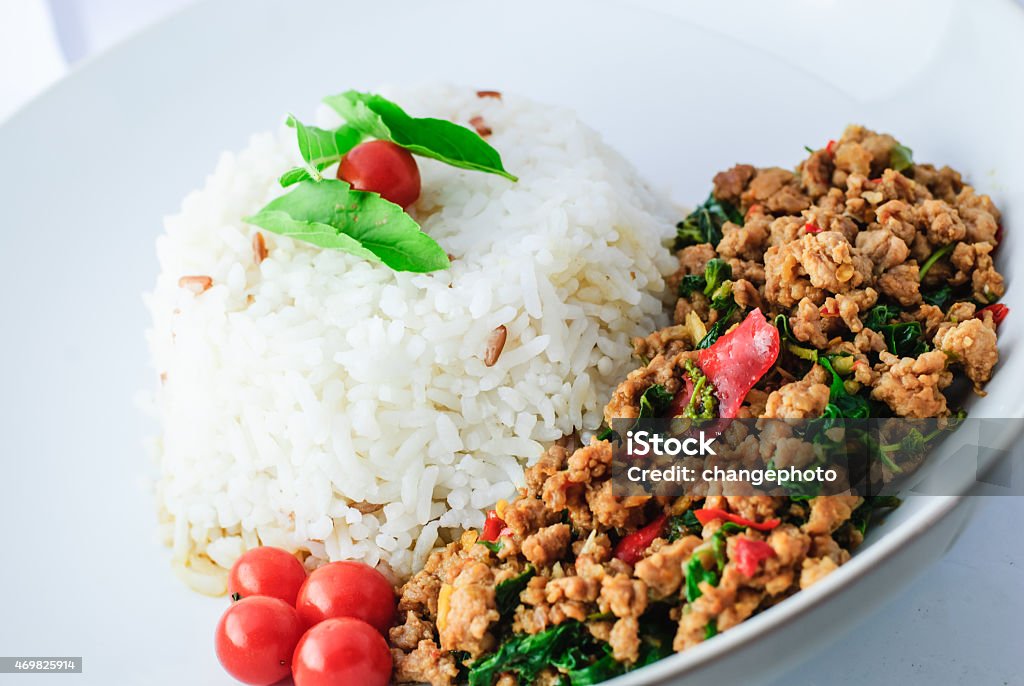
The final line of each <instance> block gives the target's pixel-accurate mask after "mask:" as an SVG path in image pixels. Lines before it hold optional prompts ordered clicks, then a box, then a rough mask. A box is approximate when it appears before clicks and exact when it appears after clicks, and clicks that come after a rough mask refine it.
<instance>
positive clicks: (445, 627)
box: [438, 562, 499, 656]
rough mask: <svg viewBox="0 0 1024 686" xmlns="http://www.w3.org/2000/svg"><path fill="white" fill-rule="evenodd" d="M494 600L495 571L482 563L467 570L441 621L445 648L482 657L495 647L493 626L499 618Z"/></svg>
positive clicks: (440, 632) (452, 592) (450, 597)
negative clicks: (491, 628) (492, 633)
mask: <svg viewBox="0 0 1024 686" xmlns="http://www.w3.org/2000/svg"><path fill="white" fill-rule="evenodd" d="M496 607H497V605H496V604H495V599H494V571H493V570H492V569H491V567H490V566H489V565H487V564H486V563H483V562H478V563H475V564H472V565H469V566H467V567H466V568H465V569H463V571H462V572H461V573H460V574H459V576H458V577H456V578H455V581H454V583H453V584H452V591H451V594H450V596H449V601H448V612H447V614H446V615H445V616H444V617H443V618H438V633H439V635H440V638H441V647H442V648H444V649H445V650H464V651H466V652H467V653H469V654H470V655H473V656H476V655H480V654H481V653H483V652H484V651H486V650H488V649H489V648H490V647H491V646H493V645H494V637H493V636H492V635H491V634H490V633H489V629H490V626H491V624H492V623H493V622H496V621H497V620H498V618H499V615H498V611H497V609H496Z"/></svg>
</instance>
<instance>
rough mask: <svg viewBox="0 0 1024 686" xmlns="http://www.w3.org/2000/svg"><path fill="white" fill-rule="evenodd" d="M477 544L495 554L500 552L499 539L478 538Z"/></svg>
mask: <svg viewBox="0 0 1024 686" xmlns="http://www.w3.org/2000/svg"><path fill="white" fill-rule="evenodd" d="M477 545H482V546H483V547H485V548H487V549H488V550H490V551H491V552H492V553H494V554H495V555H497V554H498V553H500V552H501V541H479V540H478V541H477Z"/></svg>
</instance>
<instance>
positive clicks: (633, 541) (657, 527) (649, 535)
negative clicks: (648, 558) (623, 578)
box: [615, 514, 668, 565]
mask: <svg viewBox="0 0 1024 686" xmlns="http://www.w3.org/2000/svg"><path fill="white" fill-rule="evenodd" d="M667 521H668V515H667V514H663V515H661V516H660V517H657V518H655V519H654V521H652V522H651V523H650V524H648V525H647V526H645V527H644V528H642V529H637V530H636V531H634V532H633V533H631V534H629V535H627V536H624V537H623V538H622V540H621V541H619V543H618V545H616V546H615V557H617V558H619V559H620V560H622V561H623V562H628V563H629V564H631V565H632V564H636V562H637V560H639V559H640V558H641V557H643V556H644V551H645V550H647V548H649V547H650V545H651V543H653V542H654V539H656V538H658V536H661V532H662V531H663V530H664V529H665V522H667Z"/></svg>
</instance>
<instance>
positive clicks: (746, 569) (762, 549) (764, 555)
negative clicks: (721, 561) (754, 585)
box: [732, 536, 775, 577]
mask: <svg viewBox="0 0 1024 686" xmlns="http://www.w3.org/2000/svg"><path fill="white" fill-rule="evenodd" d="M770 557H775V550H774V549H773V548H772V547H771V546H770V545H768V544H767V543H765V542H764V541H754V540H751V539H749V538H746V537H744V536H737V537H736V542H735V543H734V544H733V549H732V561H733V562H735V563H736V569H738V570H739V572H740V574H742V575H743V576H746V577H752V576H754V575H755V574H757V566H758V565H759V564H761V562H762V561H763V560H767V559H768V558H770Z"/></svg>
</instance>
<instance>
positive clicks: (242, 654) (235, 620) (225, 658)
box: [214, 596, 302, 686]
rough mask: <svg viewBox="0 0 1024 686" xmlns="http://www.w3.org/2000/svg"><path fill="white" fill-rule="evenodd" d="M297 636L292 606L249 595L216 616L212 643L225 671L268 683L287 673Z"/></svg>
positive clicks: (296, 617) (245, 679)
mask: <svg viewBox="0 0 1024 686" xmlns="http://www.w3.org/2000/svg"><path fill="white" fill-rule="evenodd" d="M301 637H302V622H301V621H300V620H299V615H298V613H297V612H296V611H295V608H294V607H292V606H291V605H289V604H288V603H286V602H284V601H283V600H281V599H279V598H269V597H267V596H252V597H250V598H243V599H241V600H239V601H238V602H237V603H232V605H231V607H229V608H228V609H227V611H226V612H225V613H224V615H223V616H222V617H221V618H220V622H218V623H217V632H216V634H215V638H214V647H215V649H216V651H217V659H218V660H220V663H221V665H223V667H224V669H225V670H226V671H227V672H228V674H230V675H231V676H233V677H234V678H236V679H238V680H239V681H241V682H243V683H246V684H256V685H258V686H268V685H269V684H274V683H277V682H278V681H280V680H281V679H283V678H285V677H286V676H288V672H289V671H290V670H291V665H292V655H293V653H294V651H295V646H296V644H298V642H299V638H301Z"/></svg>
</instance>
